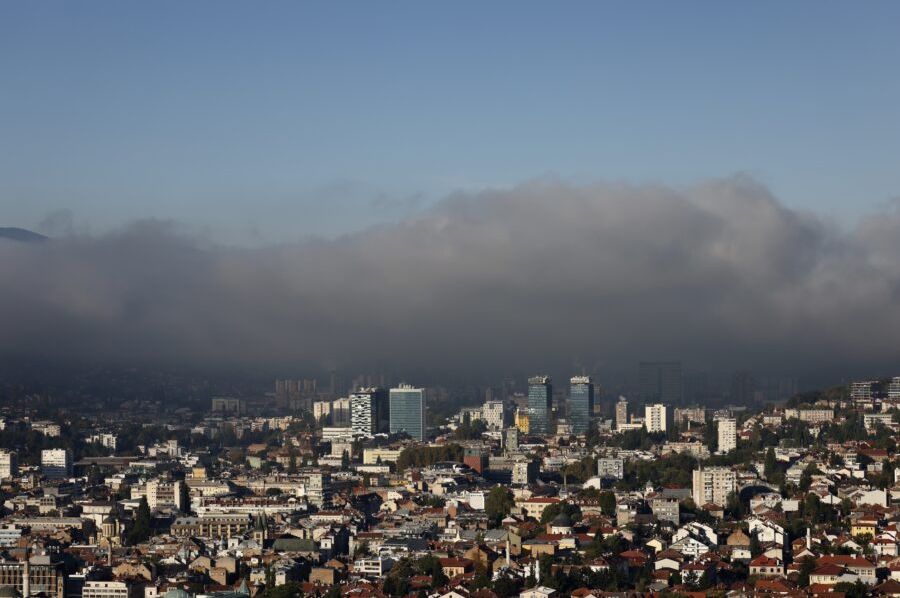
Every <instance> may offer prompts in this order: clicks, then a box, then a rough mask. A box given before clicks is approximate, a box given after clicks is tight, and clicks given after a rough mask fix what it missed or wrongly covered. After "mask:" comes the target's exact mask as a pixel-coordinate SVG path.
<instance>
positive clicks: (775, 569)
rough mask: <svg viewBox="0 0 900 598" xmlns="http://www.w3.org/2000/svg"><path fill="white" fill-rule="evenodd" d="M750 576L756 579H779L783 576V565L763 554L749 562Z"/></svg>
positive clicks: (778, 560) (779, 561)
mask: <svg viewBox="0 0 900 598" xmlns="http://www.w3.org/2000/svg"><path fill="white" fill-rule="evenodd" d="M750 575H755V576H757V577H780V576H782V575H784V563H783V562H782V561H781V560H780V559H777V558H772V557H768V556H766V555H764V554H762V555H760V556H758V557H756V558H755V559H753V560H752V561H750Z"/></svg>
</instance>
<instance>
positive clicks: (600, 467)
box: [597, 457, 625, 480]
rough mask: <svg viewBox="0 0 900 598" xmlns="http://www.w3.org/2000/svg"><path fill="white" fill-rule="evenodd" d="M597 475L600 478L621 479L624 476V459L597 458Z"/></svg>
mask: <svg viewBox="0 0 900 598" xmlns="http://www.w3.org/2000/svg"><path fill="white" fill-rule="evenodd" d="M597 475H598V476H600V477H601V478H606V479H611V480H621V479H622V478H623V477H625V460H624V459H619V458H616V457H605V458H602V459H597Z"/></svg>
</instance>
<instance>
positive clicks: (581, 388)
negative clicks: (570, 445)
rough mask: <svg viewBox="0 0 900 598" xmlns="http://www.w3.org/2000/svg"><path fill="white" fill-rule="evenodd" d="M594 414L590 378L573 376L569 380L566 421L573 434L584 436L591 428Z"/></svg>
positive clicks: (592, 386)
mask: <svg viewBox="0 0 900 598" xmlns="http://www.w3.org/2000/svg"><path fill="white" fill-rule="evenodd" d="M593 413H594V382H593V381H592V380H591V377H590V376H573V377H572V378H571V379H570V380H569V404H568V408H567V410H566V419H568V421H569V425H570V426H571V427H572V433H573V434H584V433H585V432H587V431H588V428H590V426H591V415H592V414H593Z"/></svg>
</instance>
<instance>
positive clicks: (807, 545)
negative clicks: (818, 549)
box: [806, 528, 812, 550]
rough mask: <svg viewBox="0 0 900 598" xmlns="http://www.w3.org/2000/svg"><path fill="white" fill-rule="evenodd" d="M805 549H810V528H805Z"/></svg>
mask: <svg viewBox="0 0 900 598" xmlns="http://www.w3.org/2000/svg"><path fill="white" fill-rule="evenodd" d="M806 549H807V550H812V531H810V528H806Z"/></svg>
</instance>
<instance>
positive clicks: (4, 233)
mask: <svg viewBox="0 0 900 598" xmlns="http://www.w3.org/2000/svg"><path fill="white" fill-rule="evenodd" d="M0 239H8V240H10V241H19V242H22V243H36V242H39V241H46V240H47V237H45V236H44V235H42V234H39V233H36V232H32V231H30V230H26V229H24V228H15V227H12V226H6V227H4V226H0Z"/></svg>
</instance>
